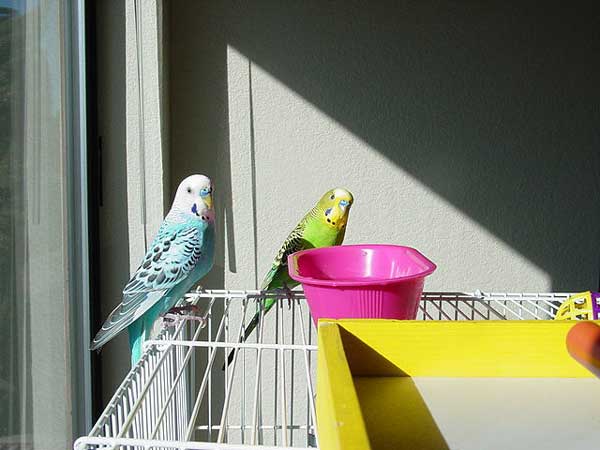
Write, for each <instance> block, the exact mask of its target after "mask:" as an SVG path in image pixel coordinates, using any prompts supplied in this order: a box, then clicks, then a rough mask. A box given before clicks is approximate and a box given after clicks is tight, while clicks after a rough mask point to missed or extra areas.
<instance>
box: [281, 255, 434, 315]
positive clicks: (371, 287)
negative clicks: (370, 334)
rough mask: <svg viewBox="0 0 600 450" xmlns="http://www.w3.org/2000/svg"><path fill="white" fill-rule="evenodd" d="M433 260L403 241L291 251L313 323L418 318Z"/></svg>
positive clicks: (293, 274)
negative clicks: (391, 243) (418, 310)
mask: <svg viewBox="0 0 600 450" xmlns="http://www.w3.org/2000/svg"><path fill="white" fill-rule="evenodd" d="M435 269H436V266H435V264H434V263H432V262H431V261H429V260H428V259H427V258H425V256H423V255H422V254H421V253H419V252H418V251H417V250H415V249H414V248H410V247H403V246H400V245H342V246H337V247H325V248H314V249H311V250H304V251H300V252H296V253H294V254H292V255H290V256H289V257H288V270H289V273H290V277H292V279H294V280H296V281H299V282H300V283H302V287H303V288H304V293H305V295H306V300H307V301H308V306H309V308H310V313H311V315H312V318H313V320H314V322H315V323H317V322H318V321H319V319H322V318H328V319H342V318H371V319H374V318H377V319H415V318H416V316H417V309H418V306H419V300H420V298H421V294H422V292H423V285H424V283H425V277H426V276H427V275H429V274H430V273H432V272H433V271H434V270H435Z"/></svg>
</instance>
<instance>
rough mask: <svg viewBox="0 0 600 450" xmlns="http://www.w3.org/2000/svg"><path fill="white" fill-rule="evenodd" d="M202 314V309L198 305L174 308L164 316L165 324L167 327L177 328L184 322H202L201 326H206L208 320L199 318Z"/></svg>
mask: <svg viewBox="0 0 600 450" xmlns="http://www.w3.org/2000/svg"><path fill="white" fill-rule="evenodd" d="M199 312H200V308H199V307H198V306H197V305H192V304H187V305H182V306H174V307H173V308H171V309H170V310H168V311H167V312H166V313H165V314H163V316H162V319H163V324H165V325H166V326H175V325H177V324H178V323H179V322H181V321H182V320H195V321H197V322H200V326H204V325H205V322H206V319H205V318H204V317H200V316H197V315H196V314H198V313H199Z"/></svg>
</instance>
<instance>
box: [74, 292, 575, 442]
mask: <svg viewBox="0 0 600 450" xmlns="http://www.w3.org/2000/svg"><path fill="white" fill-rule="evenodd" d="M569 295H571V294H568V293H531V294H528V293H484V292H480V291H476V292H473V293H461V292H435V293H434V292H430V293H424V294H423V296H422V300H421V303H420V310H419V315H418V319H420V320H546V319H552V318H553V317H554V316H555V314H556V311H557V310H558V308H559V306H560V304H561V303H562V302H563V301H564V300H566V299H567V298H568V297H569ZM267 299H275V300H276V303H275V305H274V307H273V308H272V310H271V311H269V312H268V313H267V314H266V313H265V307H264V305H265V301H266V300H267ZM186 304H188V305H194V306H195V309H196V310H197V311H198V312H197V313H195V314H193V315H167V316H166V317H165V318H163V327H162V329H161V331H160V332H159V334H158V335H157V337H156V338H155V339H153V340H150V341H147V342H146V344H145V350H144V353H143V356H142V358H141V359H140V361H139V362H138V363H137V365H136V366H134V367H133V368H132V369H131V371H130V372H129V373H128V374H127V376H126V377H125V379H124V380H123V382H122V383H121V385H120V387H119V388H118V389H117V391H116V392H115V394H114V396H113V397H112V399H111V400H110V402H109V403H108V405H107V406H106V409H105V410H104V412H103V413H102V415H101V416H100V417H99V419H98V421H97V422H96V424H95V425H94V427H93V428H92V430H91V431H90V433H89V434H88V435H87V436H84V437H81V438H79V439H78V440H77V441H76V442H75V444H74V449H75V450H92V449H93V450H97V449H128V450H130V449H136V450H137V449H140V450H141V449H144V450H172V449H177V450H185V449H190V450H191V449H198V450H199V449H202V450H213V449H214V450H217V449H234V448H235V449H261V450H268V449H289V448H295V449H302V448H304V449H308V448H318V435H317V431H316V426H315V423H316V413H315V401H314V400H315V383H314V381H315V369H316V350H317V347H316V330H315V327H314V324H313V322H312V319H311V318H310V314H309V311H308V308H307V305H306V301H305V298H304V294H303V293H302V292H301V291H292V292H291V293H290V292H280V291H277V292H269V291H264V292H263V291H255V290H199V291H197V292H193V293H190V294H188V295H186V297H185V298H184V299H182V301H181V302H180V305H186ZM255 313H257V314H259V315H260V316H261V320H260V321H259V326H258V327H257V329H256V330H255V331H254V332H253V334H252V335H251V336H250V338H249V339H248V341H246V342H243V343H242V342H240V338H241V337H242V336H243V335H244V332H245V328H244V326H245V324H247V323H248V322H249V321H250V318H251V316H253V315H254V314H255ZM232 350H235V353H234V356H233V360H232V362H231V364H230V365H224V361H226V359H227V354H228V353H229V352H230V351H232Z"/></svg>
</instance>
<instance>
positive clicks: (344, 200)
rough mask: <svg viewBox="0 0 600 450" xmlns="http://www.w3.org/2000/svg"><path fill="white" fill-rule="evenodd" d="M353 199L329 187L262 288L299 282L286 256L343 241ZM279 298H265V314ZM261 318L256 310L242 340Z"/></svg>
mask: <svg viewBox="0 0 600 450" xmlns="http://www.w3.org/2000/svg"><path fill="white" fill-rule="evenodd" d="M353 201H354V198H353V197H352V194H351V193H350V191H348V190H346V189H342V188H336V189H332V190H330V191H327V192H326V193H325V194H324V195H323V196H322V197H321V199H320V200H319V202H318V203H317V204H316V205H315V206H314V207H313V208H312V209H311V210H310V211H308V212H307V213H306V215H305V216H304V217H303V218H302V220H301V221H300V222H299V223H298V225H296V227H295V228H294V229H293V230H292V232H291V233H290V234H289V236H288V237H287V239H286V240H285V241H284V242H283V245H282V246H281V248H280V249H279V252H278V253H277V256H276V257H275V261H273V265H272V266H271V269H270V270H269V272H267V274H266V275H265V278H264V280H263V282H262V285H261V289H262V290H273V289H278V288H282V289H291V288H293V287H294V286H297V285H298V282H297V281H294V280H292V278H290V276H289V274H288V264H287V258H288V256H289V255H291V254H292V253H295V252H297V251H300V250H307V249H309V248H318V247H330V246H332V245H341V244H342V242H343V240H344V235H345V233H346V224H347V222H348V215H349V213H350V207H351V206H352V202H353ZM276 301H277V300H276V299H273V298H269V299H266V300H265V303H264V310H265V314H266V313H267V312H268V311H269V310H270V309H271V308H272V307H273V305H274V304H275V302H276ZM259 320H260V311H257V312H256V314H255V315H254V317H253V318H252V320H251V321H250V323H249V324H248V326H247V327H246V332H245V333H244V337H243V339H242V340H241V341H242V342H243V341H245V340H246V339H248V336H250V334H251V333H252V331H253V330H254V329H255V328H256V326H257V325H258V322H259ZM234 354H235V350H232V351H231V352H230V353H229V356H228V358H227V364H230V363H231V361H232V360H233V356H234Z"/></svg>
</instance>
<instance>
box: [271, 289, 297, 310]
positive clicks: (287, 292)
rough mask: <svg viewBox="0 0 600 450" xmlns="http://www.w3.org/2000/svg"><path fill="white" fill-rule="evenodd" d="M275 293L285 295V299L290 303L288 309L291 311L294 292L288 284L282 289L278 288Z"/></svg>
mask: <svg viewBox="0 0 600 450" xmlns="http://www.w3.org/2000/svg"><path fill="white" fill-rule="evenodd" d="M275 291H276V292H277V293H278V294H279V295H283V296H285V298H287V301H288V308H289V309H291V307H292V300H294V291H292V290H291V289H290V288H289V287H288V286H287V284H284V285H283V287H281V288H277V289H275Z"/></svg>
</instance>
